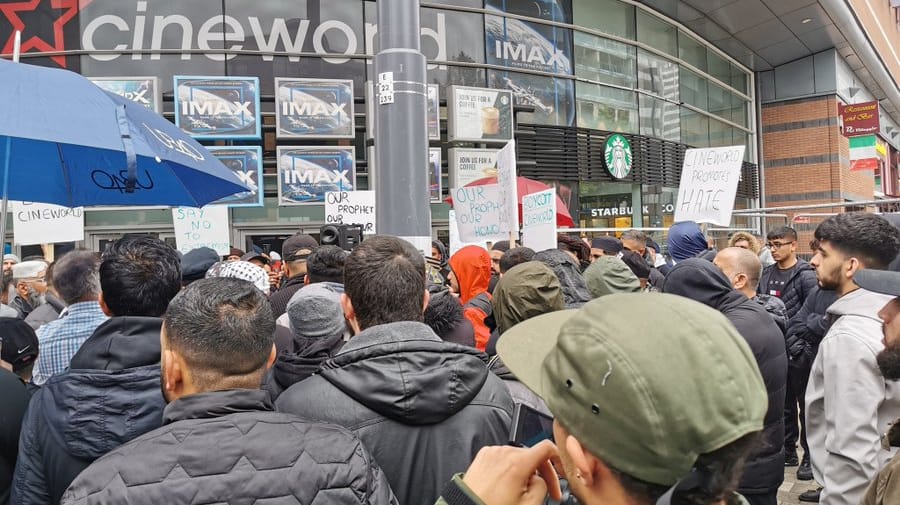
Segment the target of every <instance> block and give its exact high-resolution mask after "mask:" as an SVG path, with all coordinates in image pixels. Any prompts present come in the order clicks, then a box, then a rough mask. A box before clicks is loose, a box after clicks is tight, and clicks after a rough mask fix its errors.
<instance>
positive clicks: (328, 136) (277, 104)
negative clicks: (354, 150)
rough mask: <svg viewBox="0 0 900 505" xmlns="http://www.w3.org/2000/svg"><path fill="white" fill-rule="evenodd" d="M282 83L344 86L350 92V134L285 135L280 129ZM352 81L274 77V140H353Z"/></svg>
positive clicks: (353, 97)
mask: <svg viewBox="0 0 900 505" xmlns="http://www.w3.org/2000/svg"><path fill="white" fill-rule="evenodd" d="M283 82H312V83H332V84H341V85H345V86H347V87H348V88H349V90H350V100H349V105H350V107H349V115H350V133H346V134H335V135H331V134H317V133H313V134H303V133H286V132H282V129H281V119H282V114H281V102H282V100H281V94H280V93H279V91H280V86H281V83H283ZM353 86H354V83H353V80H352V79H314V78H303V77H276V78H275V138H277V139H353V138H356V112H355V111H356V109H355V103H354V102H355V100H356V97H355V96H354V94H353Z"/></svg>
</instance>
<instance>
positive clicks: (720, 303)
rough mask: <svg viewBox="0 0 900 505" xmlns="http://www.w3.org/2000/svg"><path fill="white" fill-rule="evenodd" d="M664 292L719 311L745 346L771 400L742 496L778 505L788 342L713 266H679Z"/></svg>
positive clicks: (697, 262) (758, 504)
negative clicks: (741, 338) (732, 326)
mask: <svg viewBox="0 0 900 505" xmlns="http://www.w3.org/2000/svg"><path fill="white" fill-rule="evenodd" d="M666 292H667V293H672V294H676V295H681V296H684V297H687V298H690V299H692V300H695V301H698V302H700V303H703V304H704V305H707V306H709V307H712V308H714V309H716V310H718V311H719V312H721V313H722V314H723V315H724V316H725V317H726V318H728V320H729V321H731V324H733V325H734V327H735V328H737V330H738V333H740V334H741V336H742V337H744V339H745V340H746V341H747V344H748V345H749V346H750V350H751V351H753V356H754V357H755V358H756V363H757V365H759V371H760V372H761V373H762V377H763V382H764V383H765V385H766V391H767V393H768V397H769V408H768V410H767V411H766V418H765V426H764V428H763V441H762V443H761V444H760V446H759V447H758V449H757V451H756V452H755V453H754V454H753V455H752V456H751V457H750V459H749V460H748V461H747V466H746V467H745V469H744V475H743V477H742V478H741V482H740V485H739V487H738V491H740V493H741V494H743V495H744V496H745V497H746V498H747V500H748V501H749V502H750V503H751V504H753V505H762V504H766V505H775V504H776V503H777V495H778V487H779V486H781V483H782V482H783V481H784V447H783V441H784V418H783V416H782V411H783V408H784V392H785V386H786V382H787V357H786V356H785V350H784V337H783V335H782V333H781V330H779V329H778V326H776V325H775V321H774V320H773V319H772V317H771V316H770V315H769V314H768V312H766V310H765V309H764V308H763V307H762V305H760V304H759V303H757V302H754V301H753V300H750V299H748V298H747V297H746V296H745V295H744V294H742V293H740V292H738V291H736V290H735V289H734V288H733V287H732V286H731V283H730V282H729V281H728V279H727V278H726V277H725V274H723V273H722V271H721V270H719V269H718V268H717V267H716V266H715V265H713V264H712V263H711V262H709V261H706V260H703V259H699V258H691V259H686V260H683V261H679V262H678V264H676V265H675V267H673V268H672V271H671V272H669V275H668V277H666Z"/></svg>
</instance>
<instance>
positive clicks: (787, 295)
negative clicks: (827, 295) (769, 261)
mask: <svg viewBox="0 0 900 505" xmlns="http://www.w3.org/2000/svg"><path fill="white" fill-rule="evenodd" d="M777 268H778V264H777V263H776V264H774V265H769V266H767V267H766V268H764V269H763V271H762V275H760V276H759V285H758V286H757V287H756V291H757V292H758V293H765V292H766V286H768V285H769V279H770V278H771V277H772V274H773V273H774V272H775V270H776V269H777ZM818 284H819V283H818V281H817V280H816V271H815V270H814V269H813V267H812V265H810V264H809V263H807V262H805V261H803V260H801V259H799V258H798V259H797V265H796V266H795V268H794V271H793V273H792V274H791V276H790V278H789V279H788V281H787V282H786V283H785V284H784V289H782V290H781V296H779V298H781V301H782V302H784V307H785V309H786V310H787V317H788V319H790V318H792V317H794V314H796V313H797V312H800V307H802V306H803V302H804V301H806V298H807V297H808V296H809V294H810V293H812V291H813V290H814V289H816V286H818Z"/></svg>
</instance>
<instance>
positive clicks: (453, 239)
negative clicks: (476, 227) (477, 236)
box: [449, 209, 487, 256]
mask: <svg viewBox="0 0 900 505" xmlns="http://www.w3.org/2000/svg"><path fill="white" fill-rule="evenodd" d="M449 218H450V256H453V255H454V254H456V251H459V250H460V249H462V248H463V247H465V246H467V245H477V246H479V247H484V248H485V249H487V242H463V241H462V240H461V239H460V238H459V225H457V224H456V211H455V210H453V209H450V213H449Z"/></svg>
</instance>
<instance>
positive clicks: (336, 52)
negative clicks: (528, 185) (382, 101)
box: [81, 0, 447, 70]
mask: <svg viewBox="0 0 900 505" xmlns="http://www.w3.org/2000/svg"><path fill="white" fill-rule="evenodd" d="M147 3H148V2H147V1H146V0H139V1H138V2H137V4H136V8H135V15H134V18H133V19H131V20H126V19H125V18H123V17H121V16H116V15H114V14H103V15H100V16H97V17H96V18H94V19H92V20H91V21H90V22H88V23H87V24H86V25H85V27H84V31H83V32H82V35H81V47H82V48H83V49H84V50H86V51H89V52H91V51H114V52H109V53H103V54H94V53H91V54H90V57H91V58H93V59H95V60H97V61H113V60H116V59H118V58H120V57H121V56H122V53H120V52H115V51H132V52H133V53H132V54H131V59H132V60H143V59H144V56H145V55H144V54H143V53H141V51H146V50H150V51H162V50H180V51H191V50H195V49H199V50H201V51H209V52H207V53H203V56H204V57H205V58H208V59H210V60H213V61H225V60H231V59H232V58H234V57H235V56H237V55H236V54H221V52H222V51H225V52H230V51H240V50H243V49H244V45H245V43H247V42H248V40H249V41H252V42H253V43H254V44H255V45H256V47H257V48H258V49H259V51H260V52H262V53H263V54H261V55H260V57H261V58H262V60H263V61H272V60H273V59H274V58H275V54H279V53H282V54H286V55H287V56H288V60H289V61H292V62H298V61H300V56H299V55H300V53H302V52H304V47H306V48H307V49H305V51H306V52H314V53H316V54H318V55H321V56H322V57H323V58H322V59H323V60H324V61H326V62H328V63H332V64H335V65H340V64H342V63H346V62H348V61H350V58H347V57H345V56H347V55H356V54H360V53H361V51H360V49H362V52H365V53H367V54H370V55H371V54H374V53H373V51H372V49H373V48H374V47H375V35H376V34H377V33H378V27H377V25H375V24H373V23H366V24H365V35H364V36H365V39H366V40H365V42H366V47H365V48H362V47H361V45H362V43H361V41H360V40H359V38H358V37H357V35H356V32H355V31H354V30H353V28H352V27H351V26H350V25H348V24H347V23H345V22H343V21H339V20H335V19H328V20H323V21H322V22H320V23H319V24H318V26H313V25H311V23H310V20H308V19H300V20H297V19H296V18H292V17H290V16H288V17H287V18H285V17H275V18H273V19H272V22H271V23H266V24H264V23H263V22H262V21H260V18H258V17H256V16H248V17H247V18H246V19H238V18H235V17H233V16H227V15H222V14H218V15H215V16H212V17H210V18H209V19H205V20H203V21H202V22H200V23H199V25H200V28H199V29H196V28H195V24H196V22H195V21H194V20H192V19H190V18H188V17H186V16H184V15H182V14H170V15H156V16H152V18H151V19H148V18H150V16H149V15H148V13H147ZM271 3H274V2H266V3H265V5H270V4H271ZM261 5H262V3H261ZM82 16H84V15H83V14H82ZM444 16H445V15H444V14H443V13H438V14H437V28H436V29H432V28H428V27H422V29H421V36H422V38H423V39H424V38H426V37H427V38H430V39H432V40H434V42H435V44H436V45H437V48H438V50H437V54H427V55H425V56H426V57H427V58H428V59H432V60H446V59H447V34H446V22H445V18H444ZM289 22H290V24H291V28H289V27H288V23H289ZM248 28H249V30H248ZM97 32H101V33H102V34H103V36H102V37H97ZM117 32H118V33H117ZM248 32H249V34H248ZM148 33H149V41H148V40H147V39H148V37H147V35H146V34H148ZM111 34H112V35H111ZM173 34H178V35H180V37H179V36H177V35H173ZM116 35H118V37H117V36H116ZM164 35H165V36H167V37H172V38H174V40H180V44H178V45H177V46H175V47H163V38H164ZM98 38H102V40H104V41H113V44H114V45H112V46H107V47H97V44H96V40H97V39H98ZM336 40H337V41H344V44H345V45H344V46H343V50H340V49H334V46H335V42H334V41H336ZM148 42H149V43H148ZM223 42H224V44H222V47H216V48H213V47H212V45H211V44H216V43H218V44H221V43H223ZM423 42H424V41H423ZM229 43H230V45H226V44H229ZM310 44H311V45H312V50H311V51H310V49H309V45H310ZM339 45H340V44H339ZM430 45H431V44H427V45H426V44H424V43H423V44H422V46H423V47H428V46H430ZM326 46H327V47H328V49H326ZM280 48H283V49H280ZM216 51H219V53H220V54H215V52H216ZM160 56H161V55H160V54H158V53H155V54H151V55H149V57H150V59H151V60H158V59H160ZM193 57H194V55H193V54H191V53H189V52H183V53H182V54H181V59H182V60H191V59H192V58H193ZM370 63H371V62H370ZM428 68H429V69H432V70H433V69H435V68H440V69H445V68H446V66H445V65H428Z"/></svg>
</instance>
